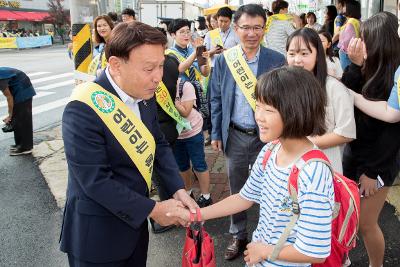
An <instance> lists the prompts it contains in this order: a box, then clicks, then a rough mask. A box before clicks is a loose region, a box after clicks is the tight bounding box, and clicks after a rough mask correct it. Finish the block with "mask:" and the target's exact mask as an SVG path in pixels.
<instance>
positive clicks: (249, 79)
mask: <svg viewBox="0 0 400 267" xmlns="http://www.w3.org/2000/svg"><path fill="white" fill-rule="evenodd" d="M224 57H225V60H226V63H227V64H228V67H229V70H230V71H231V73H232V76H233V78H234V79H235V81H236V83H237V85H238V86H239V88H240V90H242V92H243V94H244V96H245V97H246V99H247V102H249V104H250V106H251V108H252V109H253V111H255V109H256V96H255V89H256V83H257V78H256V76H255V75H254V74H253V72H252V71H251V69H250V67H249V65H248V64H247V62H246V60H245V59H244V57H243V55H242V49H241V48H240V45H237V46H234V47H232V48H230V49H228V50H226V51H225V52H224Z"/></svg>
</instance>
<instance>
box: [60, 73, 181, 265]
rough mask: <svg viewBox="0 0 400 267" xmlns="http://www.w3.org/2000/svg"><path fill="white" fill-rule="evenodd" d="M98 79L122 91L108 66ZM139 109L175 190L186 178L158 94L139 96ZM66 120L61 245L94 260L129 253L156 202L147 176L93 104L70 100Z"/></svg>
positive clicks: (160, 169)
mask: <svg viewBox="0 0 400 267" xmlns="http://www.w3.org/2000/svg"><path fill="white" fill-rule="evenodd" d="M95 82H96V83H98V84H100V85H101V86H102V87H103V88H104V89H106V90H108V91H109V92H110V93H112V94H114V95H116V96H118V94H117V93H116V92H115V90H114V89H113V87H112V86H111V84H110V82H109V81H108V79H107V76H106V75H105V73H104V72H103V73H102V74H101V75H100V77H99V78H97V79H96V81H95ZM139 109H140V114H141V119H142V121H143V123H144V124H145V125H146V127H147V128H148V129H149V131H150V132H151V133H152V134H153V136H154V139H155V142H156V151H155V160H154V169H155V171H157V173H158V174H159V175H160V177H161V178H162V179H163V180H164V181H163V184H165V186H166V188H165V189H166V191H167V192H168V193H169V194H170V195H173V194H174V193H175V192H176V191H177V190H178V189H181V188H184V184H183V181H182V179H181V177H180V175H179V171H178V167H177V165H176V162H175V158H174V156H173V154H172V151H171V149H170V148H169V145H168V143H167V141H166V140H165V138H164V135H163V134H162V132H161V131H160V127H159V124H158V121H157V107H156V102H155V99H154V98H152V99H151V100H148V101H146V102H145V103H144V101H142V102H140V103H139ZM62 123H63V127H62V132H63V139H64V144H65V154H66V158H67V162H68V172H69V173H68V189H67V202H66V206H65V211H64V220H63V227H62V232H61V241H60V242H61V250H62V251H64V252H67V253H71V254H73V255H74V256H75V257H77V258H79V259H80V260H85V261H90V262H98V263H101V262H109V261H118V260H122V259H126V258H128V257H129V256H130V255H132V253H133V251H134V249H135V247H136V246H137V245H138V246H140V245H144V244H140V243H138V239H139V236H140V233H141V231H148V230H147V222H146V218H147V216H148V215H149V213H150V212H151V211H152V209H153V207H154V205H155V202H154V201H153V200H151V199H149V198H148V194H149V192H148V189H147V185H146V182H145V181H144V179H143V178H142V176H141V175H140V173H139V171H138V169H137V168H136V166H135V165H134V163H133V162H132V160H131V159H130V158H129V156H128V155H127V154H126V152H125V151H124V150H123V148H122V146H121V145H120V144H119V143H118V141H117V139H115V138H114V136H113V134H112V133H111V132H110V131H109V129H108V128H107V127H106V126H105V124H104V123H103V122H102V120H101V119H100V117H98V115H97V114H96V113H95V111H93V110H92V109H91V108H90V107H89V106H87V105H86V104H84V103H82V102H79V101H72V102H70V103H68V105H67V106H66V108H65V111H64V114H63V120H62ZM145 222H146V223H145ZM146 245H147V244H146Z"/></svg>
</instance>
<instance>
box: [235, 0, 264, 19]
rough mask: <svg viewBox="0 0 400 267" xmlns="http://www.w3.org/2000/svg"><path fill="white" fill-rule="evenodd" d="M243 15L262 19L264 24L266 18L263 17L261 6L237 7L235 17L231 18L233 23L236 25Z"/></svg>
mask: <svg viewBox="0 0 400 267" xmlns="http://www.w3.org/2000/svg"><path fill="white" fill-rule="evenodd" d="M243 14H247V15H249V16H250V17H258V16H260V17H262V18H263V19H264V24H265V22H266V21H267V16H266V15H265V11H264V9H263V7H262V6H261V5H258V4H248V5H243V6H241V7H239V9H238V10H237V11H236V12H235V16H234V18H233V22H234V23H237V22H238V21H239V19H240V18H241V17H242V15H243Z"/></svg>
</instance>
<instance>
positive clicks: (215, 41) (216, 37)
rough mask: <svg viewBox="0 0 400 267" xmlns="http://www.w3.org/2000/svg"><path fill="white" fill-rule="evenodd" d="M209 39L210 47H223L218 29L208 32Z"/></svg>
mask: <svg viewBox="0 0 400 267" xmlns="http://www.w3.org/2000/svg"><path fill="white" fill-rule="evenodd" d="M210 38H211V44H212V46H217V45H220V46H222V47H224V43H223V42H222V38H221V34H220V32H219V29H215V30H212V31H210Z"/></svg>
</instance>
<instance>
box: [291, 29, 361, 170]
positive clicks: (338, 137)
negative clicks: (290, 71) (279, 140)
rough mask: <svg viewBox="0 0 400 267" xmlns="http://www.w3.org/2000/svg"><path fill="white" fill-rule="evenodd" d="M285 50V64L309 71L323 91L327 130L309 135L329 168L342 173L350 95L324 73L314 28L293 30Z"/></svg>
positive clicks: (351, 124) (351, 127)
mask: <svg viewBox="0 0 400 267" xmlns="http://www.w3.org/2000/svg"><path fill="white" fill-rule="evenodd" d="M286 51H287V54H286V59H287V62H288V65H289V66H297V67H302V68H304V69H306V70H308V71H309V72H311V73H313V74H314V76H315V77H316V78H317V80H318V81H319V82H320V85H321V88H323V91H324V93H325V94H326V95H327V105H326V117H325V123H326V127H327V131H326V133H325V134H323V135H319V136H310V137H309V138H310V140H311V141H312V142H313V143H314V144H315V145H317V146H318V147H319V148H320V149H322V150H323V151H324V153H325V154H326V155H327V157H328V158H329V160H330V161H331V163H332V167H333V169H334V170H335V171H337V172H339V173H342V170H343V168H342V151H343V145H344V144H346V143H348V142H350V141H352V140H353V139H355V138H356V125H355V120H354V108H353V97H352V95H351V93H350V92H349V90H348V89H347V88H346V87H345V86H344V85H343V84H342V83H341V82H340V81H339V80H337V79H335V78H334V77H332V76H330V75H328V72H327V66H326V58H325V51H324V48H323V46H322V42H321V40H320V39H319V36H318V33H317V32H316V31H314V30H312V29H308V28H303V29H300V30H297V31H295V32H294V33H292V34H291V35H290V36H289V38H288V40H287V44H286Z"/></svg>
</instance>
